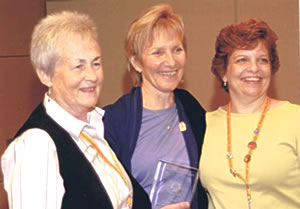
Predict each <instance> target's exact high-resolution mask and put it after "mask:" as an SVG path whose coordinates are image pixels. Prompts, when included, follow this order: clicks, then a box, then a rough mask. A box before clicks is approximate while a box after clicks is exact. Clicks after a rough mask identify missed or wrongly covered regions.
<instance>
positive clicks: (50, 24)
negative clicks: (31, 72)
mask: <svg viewBox="0 0 300 209" xmlns="http://www.w3.org/2000/svg"><path fill="white" fill-rule="evenodd" d="M72 35H80V36H81V37H83V38H84V39H91V40H95V41H97V38H98V37H97V36H98V34H97V29H96V25H95V23H94V22H93V21H92V20H91V19H90V17H89V16H88V15H86V14H81V13H78V12H76V11H62V12H58V13H53V14H50V15H47V16H46V17H45V18H43V19H41V20H40V21H39V22H38V24H37V25H36V26H35V27H34V30H33V33H32V38H31V44H30V58H31V62H32V65H33V67H34V68H35V70H37V69H39V70H42V71H44V72H45V73H46V74H47V75H49V76H53V74H54V71H55V67H56V64H57V61H58V58H59V57H60V56H61V54H60V53H62V52H61V51H62V48H63V45H62V43H63V41H64V40H66V39H67V38H68V37H70V36H72ZM74 44H76V43H74Z"/></svg>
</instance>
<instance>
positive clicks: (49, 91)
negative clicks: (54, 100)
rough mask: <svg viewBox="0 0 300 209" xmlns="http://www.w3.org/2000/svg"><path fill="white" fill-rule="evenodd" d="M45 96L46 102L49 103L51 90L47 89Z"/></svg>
mask: <svg viewBox="0 0 300 209" xmlns="http://www.w3.org/2000/svg"><path fill="white" fill-rule="evenodd" d="M46 94H47V96H48V102H50V95H51V89H50V88H49V89H48V91H47V93H46Z"/></svg>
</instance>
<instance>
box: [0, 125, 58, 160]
mask: <svg viewBox="0 0 300 209" xmlns="http://www.w3.org/2000/svg"><path fill="white" fill-rule="evenodd" d="M55 153H56V146H55V144H54V142H53V140H52V139H51V137H50V136H49V134H48V133H47V132H46V131H44V130H42V129H38V128H32V129H28V130H26V131H25V132H23V133H22V134H21V135H20V136H18V137H17V138H15V139H14V140H13V141H12V142H11V143H10V144H9V146H8V147H7V149H6V150H5V152H4V154H3V156H2V164H4V165H9V164H10V163H15V162H16V161H17V160H24V159H25V157H26V159H32V162H31V163H34V161H35V159H36V160H38V159H42V158H44V157H43V156H45V158H48V157H46V156H48V155H52V156H53V154H54V155H55ZM30 156H32V157H30ZM37 156H38V157H37Z"/></svg>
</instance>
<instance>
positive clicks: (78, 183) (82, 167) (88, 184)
mask: <svg viewBox="0 0 300 209" xmlns="http://www.w3.org/2000/svg"><path fill="white" fill-rule="evenodd" d="M30 128H40V129H43V130H45V131H46V132H47V133H48V134H49V135H50V136H51V138H52V139H53V141H54V143H55V146H56V149H57V155H58V160H59V170H60V174H61V176H62V178H63V180H64V187H65V195H64V197H63V201H62V209H83V208H87V209H100V208H101V209H102V208H103V209H113V206H112V203H111V201H110V198H109V196H108V194H107V192H106V190H105V188H104V186H103V184H102V183H101V180H100V178H99V177H98V175H97V173H96V171H95V170H94V168H93V167H92V166H91V164H90V163H89V161H88V160H87V159H86V157H85V156H84V154H83V153H82V152H81V150H80V149H79V148H78V146H77V145H76V143H75V142H74V141H73V139H72V138H71V136H70V135H69V134H68V133H67V132H66V131H65V130H64V129H63V128H62V127H61V126H60V125H58V124H57V123H56V122H55V121H54V120H53V119H52V118H51V117H49V116H48V115H47V113H46V111H45V109H44V106H43V105H42V104H40V105H39V106H38V107H37V108H36V109H35V110H34V111H33V113H32V114H31V115H30V117H29V119H28V120H27V121H26V122H25V124H24V125H23V127H22V128H21V129H20V130H19V131H18V132H17V134H16V137H17V136H19V135H21V134H22V133H23V132H24V131H26V130H27V129H30ZM130 178H131V180H132V185H133V189H134V191H133V208H136V209H139V208H151V203H150V200H149V198H148V196H147V194H146V192H145V191H144V190H143V188H142V187H141V186H140V185H139V184H138V183H137V182H136V181H135V180H134V178H132V176H130Z"/></svg>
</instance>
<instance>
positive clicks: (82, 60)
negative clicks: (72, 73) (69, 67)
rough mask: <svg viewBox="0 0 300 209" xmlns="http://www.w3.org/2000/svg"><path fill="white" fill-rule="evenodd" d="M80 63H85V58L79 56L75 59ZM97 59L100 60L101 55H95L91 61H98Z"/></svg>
mask: <svg viewBox="0 0 300 209" xmlns="http://www.w3.org/2000/svg"><path fill="white" fill-rule="evenodd" d="M77 60H78V61H79V62H80V63H85V62H86V60H85V59H81V58H79V59H77ZM98 60H101V56H97V57H95V58H94V59H93V60H92V62H95V61H98Z"/></svg>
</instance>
